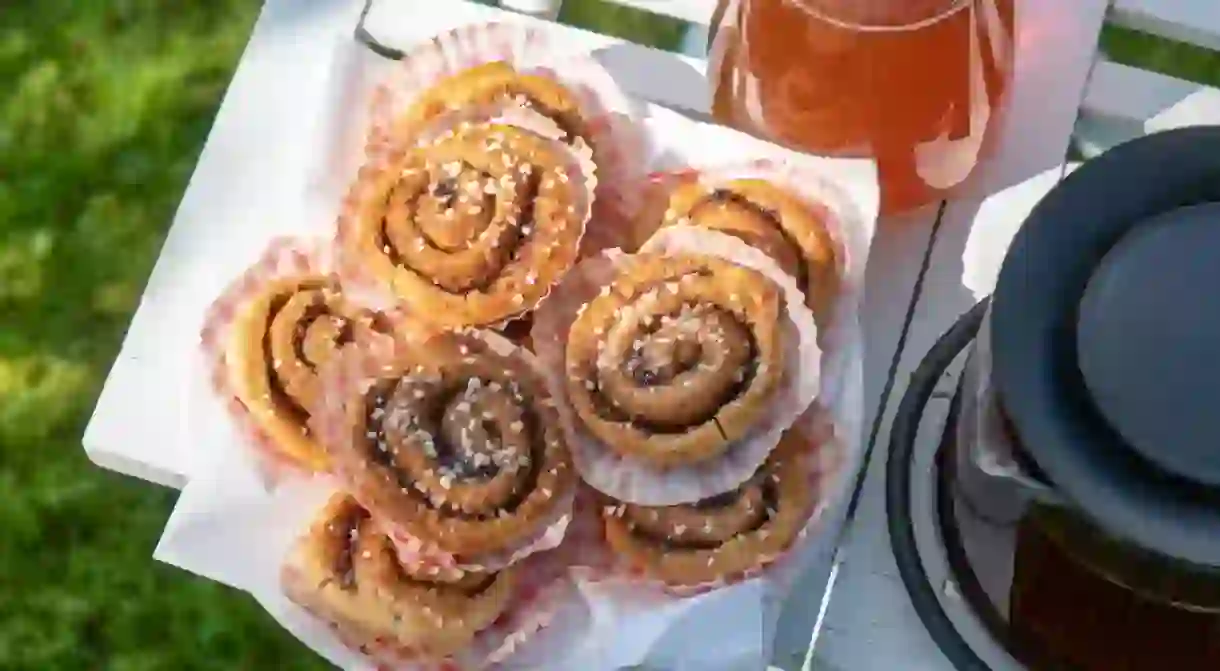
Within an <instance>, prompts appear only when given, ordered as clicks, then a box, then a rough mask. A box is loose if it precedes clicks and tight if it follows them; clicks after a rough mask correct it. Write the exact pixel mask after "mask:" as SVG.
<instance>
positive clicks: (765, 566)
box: [569, 406, 847, 598]
mask: <svg viewBox="0 0 1220 671" xmlns="http://www.w3.org/2000/svg"><path fill="white" fill-rule="evenodd" d="M797 424H798V425H799V426H802V427H804V428H805V430H806V435H807V436H808V437H809V451H808V453H807V454H806V455H805V458H806V462H805V464H806V467H807V471H806V474H805V475H806V478H807V480H808V483H809V487H810V488H811V489H812V490H813V491H814V492H816V495H815V498H814V501H813V503H812V505H811V506H810V508H809V510H808V516H809V517H808V519H807V521H806V522H805V526H804V527H802V529H801V531H800V533H798V534H797V536H796V538H795V539H793V541H792V543H791V544H789V546H788V548H787V549H786V550H784V551H783V552H782V553H781V554H779V555H776V556H766V557H759V562H758V564H756V565H755V566H753V567H752V568H750V569H749V570H747V571H744V572H739V573H733V574H730V575H726V576H724V577H723V578H721V579H720V580H715V581H712V582H707V583H703V584H700V585H681V586H679V585H670V584H667V583H665V582H662V581H660V580H655V579H652V578H649V577H648V576H647V575H646V574H645V573H644V572H643V571H642V570H641V569H640V568H639V567H636V566H632V565H630V564H629V563H627V562H625V561H622V560H620V558H619V557H618V556H617V555H615V553H614V552H613V550H611V549H610V547H609V545H608V543H607V542H606V537H605V532H604V523H603V522H602V512H603V509H604V507H605V506H606V504H605V503H604V502H602V503H600V504H599V503H598V502H596V501H594V500H593V499H591V498H582V499H579V500H578V506H579V507H578V509H577V511H576V516H575V520H576V521H575V522H574V523H573V525H572V529H571V530H570V531H569V536H570V537H572V539H573V543H574V544H576V543H579V544H580V545H582V546H583V548H584V550H583V553H582V555H581V556H580V557H579V558H578V559H577V560H576V562H575V568H574V569H573V575H574V576H575V579H576V581H577V582H578V583H579V582H587V583H602V584H613V583H616V582H628V583H631V584H636V585H645V586H648V587H650V588H652V589H655V590H657V591H658V592H663V593H665V594H668V595H670V596H672V597H676V598H689V597H694V596H698V595H700V594H706V593H708V592H711V591H714V590H717V589H722V588H724V587H728V586H730V585H735V584H738V583H741V582H745V581H747V580H752V579H754V578H759V577H764V578H766V579H768V580H773V581H775V582H777V583H780V584H781V585H785V584H789V583H790V582H791V581H792V580H793V579H794V578H795V577H796V571H797V569H799V566H795V565H794V562H795V561H796V559H795V558H796V557H797V556H798V555H800V554H801V551H802V550H803V549H804V548H805V547H807V546H809V545H810V544H812V543H813V542H815V541H816V539H817V531H818V529H819V527H820V525H821V521H822V517H823V514H824V513H825V511H826V510H827V509H828V508H829V505H830V503H831V502H832V501H831V497H830V496H829V494H830V493H832V492H833V491H835V489H834V486H833V485H834V483H835V482H836V480H837V479H839V478H842V477H844V475H845V474H844V473H843V472H842V471H843V466H844V465H845V464H846V460H847V447H846V444H845V443H844V442H843V439H842V438H841V437H839V436H836V435H835V428H834V424H833V422H832V421H831V419H830V418H829V417H828V416H827V414H826V412H825V410H823V409H821V408H817V407H816V406H814V407H811V408H810V409H809V410H808V411H806V413H805V415H804V416H803V417H802V418H801V420H800V421H799V422H798V423H797ZM603 501H604V500H603ZM612 505H613V503H611V506H612Z"/></svg>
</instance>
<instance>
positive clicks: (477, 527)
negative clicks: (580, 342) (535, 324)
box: [326, 333, 576, 564]
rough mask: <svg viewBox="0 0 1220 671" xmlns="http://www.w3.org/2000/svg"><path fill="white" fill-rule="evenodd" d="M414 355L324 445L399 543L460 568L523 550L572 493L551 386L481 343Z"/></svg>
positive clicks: (430, 345)
mask: <svg viewBox="0 0 1220 671" xmlns="http://www.w3.org/2000/svg"><path fill="white" fill-rule="evenodd" d="M408 350H409V351H407V352H406V353H405V354H404V355H403V356H401V357H399V358H398V359H397V360H396V361H394V362H391V363H389V364H386V365H378V366H376V367H375V370H373V371H371V373H370V379H368V380H367V384H362V385H360V389H359V390H358V393H357V394H356V395H355V398H352V399H349V401H348V402H347V403H346V405H345V407H344V409H343V412H342V426H341V427H339V431H338V433H337V434H336V437H337V439H332V440H328V441H326V444H327V448H328V450H329V453H330V456H331V457H332V458H333V461H334V464H335V468H336V470H337V471H338V473H339V474H340V475H341V476H342V477H343V478H345V479H346V481H347V483H348V485H349V486H350V487H351V490H352V493H353V494H354V495H355V496H356V497H357V498H358V499H359V500H360V501H361V502H362V503H363V504H364V505H365V506H366V507H368V508H369V510H371V511H372V512H373V514H374V515H375V516H376V517H377V518H378V521H379V523H380V524H382V525H383V527H385V528H386V529H387V530H389V531H390V533H391V536H392V538H393V540H394V541H395V542H396V543H401V542H404V540H409V542H419V543H422V544H424V545H426V546H428V547H434V548H436V549H437V550H439V551H440V552H443V553H447V554H449V555H451V556H453V557H456V558H457V560H458V561H457V563H458V564H461V563H463V562H465V561H472V562H475V563H477V562H478V557H480V556H482V555H486V554H489V553H497V552H502V551H505V550H507V549H511V548H514V547H516V546H518V545H520V544H522V543H528V542H529V541H531V540H532V539H534V538H535V537H536V536H537V535H538V534H540V533H542V532H544V531H545V530H546V528H547V527H548V525H550V524H551V523H553V522H554V521H555V517H556V515H557V514H558V513H561V512H562V511H563V505H564V503H565V502H566V501H570V496H571V493H572V491H573V490H574V487H575V485H576V475H575V473H574V471H573V469H572V465H571V460H570V456H569V453H568V449H567V446H566V444H565V442H564V440H563V436H562V431H561V429H560V427H559V419H558V413H557V410H556V408H555V405H554V403H553V401H552V400H551V396H550V394H549V393H548V391H547V389H546V387H545V385H544V384H543V382H542V381H541V379H540V378H539V377H538V375H537V373H536V371H535V370H534V369H533V368H532V367H531V365H530V364H529V363H528V362H527V361H526V360H525V359H524V357H525V356H526V355H525V354H524V353H523V352H521V350H519V349H514V350H512V351H510V352H505V351H502V350H501V351H497V350H496V349H494V348H493V347H492V346H491V345H489V344H488V342H487V341H486V339H485V338H484V337H480V336H479V335H478V334H473V333H444V334H440V335H436V336H434V337H432V338H431V339H429V340H427V341H426V342H424V343H420V344H418V345H416V346H412V347H410V348H408ZM400 547H401V546H400Z"/></svg>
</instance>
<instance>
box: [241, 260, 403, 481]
mask: <svg viewBox="0 0 1220 671" xmlns="http://www.w3.org/2000/svg"><path fill="white" fill-rule="evenodd" d="M387 330H388V327H387V326H386V324H385V323H384V322H383V320H382V319H381V318H380V317H379V316H378V315H377V314H376V313H374V312H372V311H369V310H367V309H364V308H361V307H359V306H357V305H356V304H354V303H353V302H351V301H350V300H348V299H347V298H346V297H345V296H344V295H343V293H342V292H341V291H340V289H339V286H338V284H337V283H336V282H335V281H334V279H332V278H330V277H328V276H324V275H307V276H298V277H289V278H283V279H279V280H275V281H273V282H271V283H269V284H268V285H267V286H266V287H264V288H263V289H262V290H261V291H259V293H257V294H256V295H254V296H253V297H252V298H250V299H249V301H248V302H247V303H246V304H244V305H243V306H242V307H241V308H240V311H239V313H238V315H237V317H236V320H235V322H234V324H233V328H232V331H231V336H230V340H229V342H228V343H227V347H226V348H225V353H224V361H225V370H224V371H223V372H224V373H225V374H227V376H228V378H229V382H230V387H231V388H232V389H233V392H234V394H235V395H236V396H237V399H238V400H239V401H240V402H241V403H242V404H243V405H244V406H245V408H246V409H247V410H248V411H249V414H250V417H251V418H252V420H253V421H254V423H255V424H256V425H257V426H258V428H259V429H261V430H262V431H263V432H264V433H265V434H266V435H267V436H268V437H269V438H270V443H271V444H272V446H273V447H274V448H275V449H277V450H278V451H280V452H282V453H283V456H285V457H287V458H288V459H289V460H290V461H291V462H292V463H295V464H298V465H300V466H302V467H305V468H307V469H309V470H314V471H322V470H326V469H327V467H328V464H329V460H328V459H327V458H326V455H325V453H324V451H323V450H322V449H321V447H320V446H319V445H318V444H317V441H316V440H315V439H314V436H313V432H312V431H311V429H310V427H309V416H310V410H309V409H310V408H311V407H312V406H313V405H314V403H316V401H317V398H318V395H319V393H320V391H321V390H320V389H319V382H318V369H319V367H321V366H323V365H324V364H326V363H327V362H328V361H329V360H331V359H332V358H333V357H334V356H335V355H336V354H337V353H338V352H339V351H340V350H342V349H344V348H346V347H348V346H350V345H352V344H354V343H358V342H362V341H364V340H366V339H367V338H369V337H370V336H371V335H372V334H373V333H375V332H383V333H384V332H386V331H387Z"/></svg>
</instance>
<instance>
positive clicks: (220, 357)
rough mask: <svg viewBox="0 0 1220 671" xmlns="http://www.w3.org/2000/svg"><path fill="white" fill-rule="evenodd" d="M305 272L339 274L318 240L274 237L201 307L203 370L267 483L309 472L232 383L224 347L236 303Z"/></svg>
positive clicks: (236, 313) (238, 307)
mask: <svg viewBox="0 0 1220 671" xmlns="http://www.w3.org/2000/svg"><path fill="white" fill-rule="evenodd" d="M305 275H322V276H330V277H333V278H335V279H336V280H337V279H338V277H337V275H335V273H334V271H333V269H332V265H331V257H330V254H329V249H327V247H326V245H325V244H323V243H322V242H320V241H317V240H308V239H303V238H294V237H277V238H274V239H272V240H271V241H270V243H269V244H268V246H267V249H266V250H265V251H264V252H263V254H262V256H260V257H259V259H258V261H257V262H255V264H254V265H252V266H250V267H249V268H248V269H247V270H246V271H245V272H244V273H242V274H241V276H240V277H238V278H237V279H236V280H234V281H233V282H232V283H230V284H229V286H228V287H227V288H226V289H225V290H224V291H223V292H222V293H221V294H220V296H219V297H217V298H216V300H214V301H213V302H212V304H211V305H210V306H208V308H207V310H206V312H205V313H204V320H203V327H202V328H201V329H200V333H199V341H200V346H201V348H202V352H203V356H204V360H205V365H206V370H207V371H208V375H209V377H210V384H211V387H212V389H213V391H214V393H215V394H216V397H217V398H219V399H223V400H224V402H225V406H226V408H227V410H228V411H229V414H230V415H231V416H232V418H233V421H234V423H235V424H236V426H237V427H238V429H239V431H240V432H241V433H242V435H243V436H245V437H246V438H247V439H248V441H249V443H250V446H251V447H252V448H253V453H254V455H255V461H256V465H257V467H258V468H259V470H260V471H261V473H262V475H263V477H264V478H266V479H267V481H268V482H269V483H275V482H279V481H281V480H283V479H284V478H287V477H291V476H293V475H308V472H307V471H306V470H305V469H304V468H303V467H302V466H301V465H300V464H299V462H298V461H297V460H295V459H293V458H292V457H290V456H288V455H287V454H285V453H284V451H283V450H282V449H281V448H280V446H279V445H278V444H277V443H276V441H275V439H274V438H272V437H271V436H270V435H269V434H268V433H267V432H266V431H265V430H263V428H262V427H260V426H259V425H258V423H257V422H256V421H255V420H254V417H253V416H252V415H251V414H250V411H249V409H248V408H247V407H246V405H245V404H244V403H242V402H241V400H239V399H238V397H237V393H236V391H235V390H234V388H233V384H232V381H231V379H230V377H229V371H228V362H227V359H226V353H225V350H226V348H227V347H228V344H229V341H230V338H231V337H232V328H233V324H234V321H235V320H236V319H237V318H238V317H239V316H240V314H241V309H242V307H243V306H244V305H246V304H247V303H248V302H249V301H250V300H251V299H252V298H253V297H254V296H255V295H256V294H257V293H258V292H259V291H261V290H263V289H264V288H265V287H266V286H267V285H268V284H269V283H271V282H274V281H277V280H281V279H285V278H289V277H293V276H305Z"/></svg>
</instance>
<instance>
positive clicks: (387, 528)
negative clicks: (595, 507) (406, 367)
mask: <svg viewBox="0 0 1220 671" xmlns="http://www.w3.org/2000/svg"><path fill="white" fill-rule="evenodd" d="M391 319H392V321H393V322H394V325H395V333H396V335H397V337H395V338H386V339H380V340H377V341H374V342H372V343H369V346H367V347H364V348H348V349H347V350H344V351H343V352H341V353H340V354H339V355H338V356H336V357H335V358H334V359H333V360H332V361H331V362H329V363H328V364H327V365H326V366H324V367H323V369H322V371H321V372H320V373H319V375H320V377H321V379H322V380H323V385H322V386H323V388H324V389H325V390H326V393H324V394H322V398H320V399H319V401H318V405H317V407H314V408H310V409H309V410H310V417H311V418H310V425H311V427H312V428H313V430H314V432H315V433H316V435H317V436H318V439H319V440H320V441H323V442H325V443H330V444H333V441H344V440H347V438H346V436H345V435H344V434H345V430H346V423H347V412H348V408H349V407H350V406H349V403H351V402H352V401H353V400H355V399H360V398H363V396H364V394H365V393H366V392H367V391H368V389H369V387H370V386H371V385H372V383H373V382H374V380H376V379H377V376H378V375H379V374H380V373H381V372H382V371H384V370H386V369H387V368H388V367H391V366H392V362H394V361H397V360H399V359H400V358H401V357H402V356H404V355H405V354H406V353H407V352H409V351H410V348H412V347H415V346H419V345H422V344H423V343H425V342H426V341H427V339H428V338H430V337H433V336H435V335H437V334H440V333H443V331H439V330H437V329H434V328H432V327H430V326H428V325H426V324H423V323H421V322H419V321H418V320H416V319H413V318H411V317H409V316H407V315H405V313H403V312H396V313H393V314H392V316H391ZM460 333H463V334H465V335H468V336H472V337H477V338H480V339H482V340H483V341H484V342H486V343H488V344H489V345H490V346H491V347H492V349H493V350H495V351H496V352H498V353H500V354H501V355H505V356H508V355H512V356H520V357H522V358H523V359H524V360H525V361H526V362H529V363H530V364H531V366H533V367H535V368H536V362H535V360H534V358H533V355H532V354H531V353H530V352H529V351H528V350H527V349H525V348H524V347H520V346H518V345H515V344H513V343H512V342H510V341H508V340H507V339H505V338H503V337H502V336H500V335H498V334H496V333H494V332H492V331H487V330H482V329H462V330H461V331H460ZM335 474H336V475H337V476H338V478H339V479H340V481H341V482H342V483H343V484H344V485H345V486H346V488H347V489H349V490H350V493H351V495H352V496H353V497H355V498H356V500H357V501H359V502H360V504H361V505H362V506H364V508H365V509H367V510H368V511H369V513H370V515H371V516H372V518H373V519H374V521H375V522H376V523H377V525H378V526H379V528H380V529H381V531H382V533H385V534H386V536H388V537H389V538H390V540H391V542H392V543H393V544H394V549H395V551H396V553H397V555H398V560H399V562H400V563H402V564H403V565H404V566H405V567H407V568H408V569H411V570H414V571H420V572H423V573H426V574H429V575H435V576H440V577H446V578H449V579H456V578H460V577H461V576H462V575H463V574H465V573H466V572H470V571H498V570H501V569H503V568H505V567H506V566H509V565H511V564H515V563H517V562H520V561H524V560H526V559H527V558H529V557H531V556H533V555H535V554H537V553H540V552H545V551H548V550H553V549H554V548H556V547H558V546H559V545H560V543H562V542H563V539H564V536H565V534H566V532H567V529H568V526H569V523H570V522H571V516H572V504H573V497H572V496H571V495H567V496H563V497H561V498H558V499H557V500H556V502H555V507H554V509H553V510H552V513H551V515H550V516H549V517H548V518H547V519H546V520H545V521H542V522H540V523H539V527H538V530H537V532H536V533H535V534H533V535H531V536H530V537H528V538H526V539H523V540H521V541H520V542H516V543H512V544H510V545H508V546H506V547H505V548H503V549H502V550H500V551H498V552H494V553H489V554H485V555H477V556H458V555H455V554H454V553H451V552H449V551H447V550H445V549H443V548H441V547H439V546H438V545H437V544H436V543H435V541H433V540H431V539H427V538H420V537H419V536H417V535H415V534H412V533H410V532H409V531H408V530H407V528H406V527H405V526H404V525H402V524H400V523H397V522H396V521H395V520H394V516H393V515H391V514H388V513H387V512H386V511H385V509H384V508H382V506H380V505H379V502H378V501H377V500H375V499H374V498H373V497H372V496H370V495H369V494H368V492H365V491H362V490H361V488H360V487H358V486H356V485H355V483H356V482H358V481H359V478H360V475H361V474H359V473H352V472H345V471H343V470H342V469H340V468H336V473H335Z"/></svg>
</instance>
